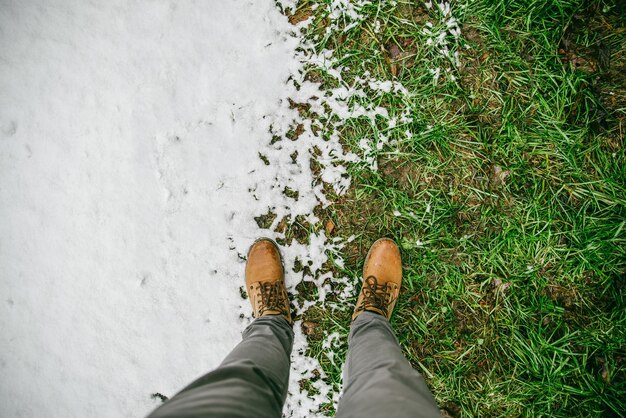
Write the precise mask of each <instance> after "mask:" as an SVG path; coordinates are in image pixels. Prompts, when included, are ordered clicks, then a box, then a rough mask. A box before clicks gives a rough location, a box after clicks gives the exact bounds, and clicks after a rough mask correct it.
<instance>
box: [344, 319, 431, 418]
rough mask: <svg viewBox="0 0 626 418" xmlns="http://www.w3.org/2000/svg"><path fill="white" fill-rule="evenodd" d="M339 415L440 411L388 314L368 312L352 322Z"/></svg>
mask: <svg viewBox="0 0 626 418" xmlns="http://www.w3.org/2000/svg"><path fill="white" fill-rule="evenodd" d="M348 346H349V348H348V357H347V359H346V364H345V365H344V379H343V380H344V393H343V396H342V398H341V401H340V402H339V407H338V408H337V414H336V417H337V418H347V417H358V418H361V417H372V418H377V417H385V418H396V417H397V418H404V417H440V416H441V415H440V413H439V408H438V407H437V404H436V403H435V400H434V398H433V395H432V394H431V393H430V390H429V389H428V386H426V383H425V382H424V378H423V377H422V376H421V375H420V374H419V373H418V372H417V371H416V370H414V369H413V367H411V363H409V362H408V360H407V359H406V358H405V357H404V355H403V354H402V350H401V349H400V346H399V345H398V341H397V340H396V336H395V334H394V333H393V331H392V329H391V326H390V325H389V322H388V321H387V319H386V318H385V317H383V316H381V315H378V314H375V313H372V312H367V311H366V312H363V313H362V314H360V315H359V316H358V317H357V319H356V320H355V321H354V322H353V323H352V326H351V327H350V337H349V339H348Z"/></svg>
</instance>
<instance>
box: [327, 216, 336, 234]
mask: <svg viewBox="0 0 626 418" xmlns="http://www.w3.org/2000/svg"><path fill="white" fill-rule="evenodd" d="M334 230H335V223H334V222H333V221H332V219H329V220H328V222H326V233H327V234H328V235H331V234H332V233H333V231H334Z"/></svg>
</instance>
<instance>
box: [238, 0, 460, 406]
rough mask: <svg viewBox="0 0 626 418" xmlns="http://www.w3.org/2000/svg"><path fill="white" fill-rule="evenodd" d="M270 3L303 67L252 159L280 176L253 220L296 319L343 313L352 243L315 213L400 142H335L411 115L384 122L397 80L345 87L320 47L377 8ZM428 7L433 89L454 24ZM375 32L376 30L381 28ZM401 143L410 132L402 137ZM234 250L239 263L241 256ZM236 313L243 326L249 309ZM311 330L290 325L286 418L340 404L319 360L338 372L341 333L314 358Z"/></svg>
mask: <svg viewBox="0 0 626 418" xmlns="http://www.w3.org/2000/svg"><path fill="white" fill-rule="evenodd" d="M277 5H278V6H279V7H280V8H281V10H282V11H283V12H284V13H285V14H286V15H288V16H290V21H291V22H292V23H293V24H294V26H293V34H292V36H294V37H297V38H298V39H299V40H300V43H299V46H298V47H297V54H296V56H297V59H298V60H299V61H300V63H301V65H302V66H301V68H299V69H298V71H295V72H293V73H292V76H291V78H290V80H289V82H288V84H287V86H286V90H285V98H284V100H283V101H282V103H281V107H282V109H281V112H279V113H278V115H280V117H279V118H274V119H272V120H271V133H272V135H273V139H272V140H271V141H270V142H269V143H268V144H266V146H264V147H263V148H262V149H261V151H260V154H259V158H260V159H261V160H262V161H263V162H264V164H265V165H267V166H270V168H268V169H272V170H278V173H277V175H276V178H275V181H274V182H273V183H271V184H263V185H260V187H256V188H255V189H254V190H251V193H252V195H253V196H254V199H255V200H256V201H257V202H256V205H258V206H259V207H266V208H267V212H264V213H259V214H258V216H257V218H256V219H257V223H258V224H259V227H260V228H262V230H263V232H262V233H267V234H268V235H270V236H271V237H272V238H275V239H276V240H277V242H278V243H279V244H280V245H281V251H282V252H283V256H284V262H285V267H286V271H287V275H286V281H287V286H288V290H289V293H290V294H291V295H293V296H294V297H295V298H294V300H293V304H294V305H295V308H296V315H297V317H300V316H301V315H302V314H303V313H304V312H306V311H307V310H308V309H309V308H312V307H315V308H320V307H323V306H325V309H330V310H331V312H332V311H335V310H340V311H346V310H350V309H351V308H352V304H351V299H352V298H354V297H355V292H356V291H358V289H357V288H358V283H357V282H358V280H359V277H348V276H345V275H344V274H342V273H341V269H342V268H343V259H342V255H341V250H342V248H344V246H345V244H346V243H349V242H351V241H352V240H353V239H354V238H355V237H354V236H352V237H350V238H349V239H348V240H347V241H343V240H342V239H339V238H332V234H333V229H334V224H333V223H332V221H330V222H329V220H328V219H320V217H319V216H317V215H316V213H323V209H324V208H326V207H328V206H329V205H331V204H332V201H333V200H334V199H337V198H339V197H340V196H342V195H343V194H345V192H346V191H347V190H348V189H349V187H350V183H351V180H350V176H349V174H348V168H347V167H348V166H349V165H351V164H352V165H362V166H364V167H367V168H368V169H369V170H373V171H376V170H377V169H378V163H377V161H378V155H379V154H380V153H381V152H383V148H388V147H390V146H391V147H393V146H394V145H396V144H397V139H391V138H388V137H386V136H385V135H384V134H383V133H382V132H378V135H376V136H375V137H363V138H361V140H360V142H359V144H358V146H357V148H356V149H353V151H351V150H350V149H349V147H347V146H346V144H345V143H342V142H341V140H340V137H341V130H342V129H345V128H346V127H347V126H349V124H350V123H351V121H362V120H369V121H370V123H371V124H372V125H376V124H377V123H380V119H381V118H382V119H383V120H386V121H387V122H386V123H387V125H388V126H389V127H390V128H393V127H395V126H396V125H399V124H402V125H406V124H408V123H410V122H411V118H410V116H409V115H408V112H404V113H402V114H399V115H394V116H393V117H390V115H389V111H388V110H387V108H386V107H384V106H380V105H373V104H372V103H374V102H376V101H377V100H373V99H374V98H376V97H382V96H383V95H385V94H394V95H396V96H397V97H399V99H400V100H403V98H404V99H407V98H408V97H410V93H409V92H408V91H407V89H406V88H404V87H403V86H402V84H401V83H399V82H397V81H391V80H378V79H376V78H374V77H373V76H371V74H369V73H365V74H364V75H363V76H362V77H356V78H354V79H344V78H343V71H342V70H343V68H342V66H341V57H337V56H335V55H334V51H333V50H332V49H329V48H328V47H325V46H323V45H326V44H327V43H328V42H329V39H330V38H331V37H333V36H336V35H337V34H338V33H342V32H347V31H349V30H350V29H352V28H355V27H356V26H357V25H359V24H360V23H361V22H363V20H364V19H365V17H366V16H365V15H364V14H362V13H361V10H362V9H363V7H365V6H370V7H376V6H375V4H374V3H372V2H370V1H347V0H334V1H331V2H330V3H328V4H326V5H325V6H319V5H318V4H313V5H310V6H306V7H305V8H300V9H298V5H297V2H296V1H280V0H279V1H277ZM318 7H324V8H325V10H319V9H318ZM427 7H431V8H432V7H434V9H435V13H433V14H434V15H435V16H438V19H439V20H437V19H435V20H434V21H433V22H434V23H433V22H430V21H428V22H425V23H424V25H423V28H422V32H423V35H424V36H425V37H426V38H427V41H426V42H425V43H426V44H427V45H429V49H431V50H432V51H433V54H435V55H437V56H438V57H439V59H438V60H436V61H433V62H438V63H439V66H437V67H433V68H431V69H430V73H431V74H432V82H433V83H437V82H438V81H439V79H440V78H441V77H443V76H444V75H445V76H446V77H449V78H451V79H454V75H453V72H454V71H453V70H454V69H455V68H456V67H458V65H459V58H458V52H457V50H456V41H457V40H458V38H459V36H460V29H459V25H458V22H457V20H456V19H455V18H454V16H453V15H452V11H451V7H450V4H449V3H447V2H441V3H436V4H435V5H434V6H433V5H432V4H430V3H429V4H427ZM314 11H316V12H317V14H320V13H321V14H322V15H325V18H326V19H327V20H328V24H327V27H326V34H325V35H324V36H320V35H317V34H315V33H314V32H308V27H309V25H310V24H311V23H312V20H311V16H312V13H313V12H314ZM377 24H378V26H380V22H378V21H377ZM319 72H322V73H323V74H324V81H323V82H322V80H321V79H319V78H318V77H316V75H315V74H317V73H319ZM329 80H332V81H329ZM378 101H380V100H378ZM406 135H407V137H410V135H411V134H410V133H409V132H408V131H407V132H406ZM285 197H287V198H288V199H285ZM275 202H281V204H280V205H277V204H276V203H275ZM238 251H239V253H240V257H243V254H245V253H244V252H243V248H240V249H238ZM307 283H308V285H307ZM303 285H305V286H304V287H303ZM242 293H243V292H242ZM328 296H331V297H330V299H328V298H327V297H328ZM243 306H244V311H245V312H246V316H247V317H248V318H249V310H248V308H247V305H245V304H244V305H243ZM315 328H316V325H315V324H314V323H311V322H307V323H304V324H303V322H302V320H301V319H297V320H296V322H295V324H294V330H295V333H296V339H295V343H294V351H293V356H292V358H293V363H292V371H291V382H290V392H289V396H288V398H287V401H286V406H285V413H286V414H287V415H288V416H289V415H290V414H293V413H294V411H297V410H300V411H301V410H302V409H303V408H304V410H308V411H310V413H313V414H316V413H321V414H326V413H329V412H330V411H331V410H332V409H334V407H335V406H336V404H337V401H338V399H339V392H340V389H341V381H340V380H334V381H332V382H330V383H329V381H328V376H326V375H325V373H324V372H323V368H322V367H321V366H320V364H319V361H318V359H320V358H325V359H328V361H330V362H331V363H333V364H334V366H335V367H337V368H340V367H341V365H340V364H339V363H335V353H334V349H336V348H337V347H339V345H340V342H341V341H342V340H345V338H346V335H341V334H340V333H338V332H333V333H330V334H329V333H328V332H327V331H323V334H324V336H323V337H322V345H321V347H322V351H321V352H316V353H313V352H312V351H311V347H309V346H308V343H307V337H306V335H305V334H309V333H312V332H319V330H315ZM303 330H304V332H303ZM346 332H347V331H346ZM344 334H345V333H344ZM311 356H315V357H316V358H313V357H311ZM320 356H322V357H320Z"/></svg>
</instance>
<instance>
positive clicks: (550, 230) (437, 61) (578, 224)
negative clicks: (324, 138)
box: [288, 0, 626, 417]
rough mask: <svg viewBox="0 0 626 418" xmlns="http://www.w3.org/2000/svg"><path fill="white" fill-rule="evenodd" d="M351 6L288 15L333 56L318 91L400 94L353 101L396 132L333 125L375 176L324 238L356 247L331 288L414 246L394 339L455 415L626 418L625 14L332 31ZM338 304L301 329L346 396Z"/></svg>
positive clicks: (488, 7) (479, 9)
mask: <svg viewBox="0 0 626 418" xmlns="http://www.w3.org/2000/svg"><path fill="white" fill-rule="evenodd" d="M335 3H337V2H336V1H331V0H301V1H300V3H299V4H298V6H297V7H298V9H297V10H296V11H294V10H291V11H289V12H288V14H290V15H291V16H292V19H293V21H294V23H295V22H297V21H299V20H302V19H304V18H309V17H310V19H311V20H312V23H311V24H310V25H309V26H308V27H307V29H306V36H307V38H309V39H310V40H311V42H312V43H313V44H314V48H315V50H316V51H317V52H322V51H323V50H325V49H328V50H332V51H334V52H333V53H332V56H333V57H334V59H335V61H334V62H333V64H332V65H331V67H332V68H331V69H330V70H329V69H328V68H321V67H317V66H311V67H310V70H309V74H308V77H309V79H311V80H314V81H317V82H320V83H321V84H322V86H324V88H327V89H329V90H331V89H333V88H337V87H341V86H345V87H350V86H353V85H355V83H361V82H360V81H359V80H363V79H369V80H380V81H392V88H388V86H387V87H384V86H383V87H382V88H381V87H380V86H378V87H377V86H376V85H372V86H371V88H369V87H367V86H366V87H365V88H363V91H364V92H365V94H362V95H358V96H355V97H353V98H351V99H350V100H351V102H350V104H351V106H359V105H360V106H364V107H366V108H371V107H380V108H384V109H386V111H387V112H388V116H389V117H382V116H378V117H375V118H370V117H365V116H364V117H352V118H349V119H348V120H347V121H346V122H345V123H343V124H341V125H339V126H335V125H333V123H332V120H322V121H321V123H320V124H319V125H320V128H319V134H320V135H331V134H338V135H339V136H340V138H341V141H342V143H343V145H344V147H345V148H346V150H350V151H352V152H354V153H356V154H357V155H363V154H364V151H363V150H364V148H365V149H366V150H367V156H368V159H366V161H360V162H353V163H350V164H348V172H349V174H350V176H351V177H352V186H351V188H350V189H349V190H348V191H347V192H346V193H345V194H343V195H341V196H339V195H335V196H334V197H333V199H332V201H333V203H332V204H331V205H330V206H328V207H327V208H325V209H320V214H319V215H320V218H321V219H322V220H323V221H322V222H321V225H318V226H311V227H310V228H312V229H322V228H324V227H326V228H327V222H328V221H329V220H332V224H333V225H334V228H331V229H332V231H328V228H327V232H332V234H333V235H335V236H339V237H343V238H345V239H347V238H348V237H351V236H354V237H355V238H354V239H353V240H352V241H351V242H349V243H348V244H347V245H346V246H345V247H344V249H343V252H342V254H341V255H342V257H343V259H344V261H345V262H344V263H340V264H339V265H332V266H329V268H332V269H333V270H334V271H335V274H336V275H343V276H346V277H350V278H352V279H354V280H355V281H357V280H360V274H361V268H362V262H363V257H364V256H365V254H366V252H367V249H368V247H369V245H371V244H372V243H373V242H374V241H375V240H376V239H377V238H379V237H382V236H388V237H391V238H393V239H395V240H396V242H398V244H399V245H400V247H401V249H402V256H403V261H404V284H403V291H402V293H401V297H400V300H399V302H398V305H397V306H396V310H395V313H394V316H393V318H392V325H393V327H394V328H395V330H396V331H397V334H398V337H399V339H400V342H401V345H402V347H403V349H404V351H405V353H406V355H407V356H408V358H409V359H410V360H411V362H412V363H413V365H414V367H415V368H416V369H418V370H420V371H421V372H422V374H423V375H424V377H425V378H426V380H427V382H428V384H429V386H430V387H431V389H432V391H433V393H434V395H435V398H436V399H437V401H438V403H439V405H440V406H441V408H442V409H443V411H444V413H445V414H448V415H449V416H453V417H457V416H461V417H466V416H555V417H556V416H565V417H571V416H624V414H625V413H626V309H625V300H624V299H625V298H624V281H625V272H626V155H625V148H624V129H625V126H624V117H625V116H626V86H625V83H624V79H625V76H624V74H626V57H625V54H626V29H625V23H626V17H625V16H626V8H625V5H624V3H623V2H619V1H617V0H615V1H608V0H607V1H598V0H591V1H588V0H554V1H549V0H548V1H533V0H507V1H504V0H491V1H489V0H473V1H471V0H461V1H458V2H454V3H452V4H451V9H452V11H451V12H450V13H448V12H447V10H445V7H443V8H442V7H439V6H438V5H437V4H436V3H432V4H430V3H428V4H427V3H424V2H422V1H402V0H398V1H380V2H378V1H372V2H371V4H366V5H363V6H362V7H359V8H357V9H356V10H357V11H358V13H359V14H360V18H358V19H349V18H347V17H346V18H345V19H344V18H342V17H339V18H337V17H336V16H335V17H333V16H332V15H331V14H330V13H331V11H332V7H331V6H332V5H333V4H335ZM457 27H458V29H459V30H460V32H457V31H456V28H457ZM441 34H443V35H441ZM332 70H335V71H332ZM337 74H340V75H339V76H338V75H337ZM359 85H362V83H361V84H359ZM393 86H403V87H404V89H396V88H394V87H393ZM309 117H310V118H311V119H313V120H314V119H316V118H317V119H319V118H318V116H317V115H314V114H312V115H309ZM318 122H319V121H318ZM329 193H331V195H332V192H331V191H330V190H329ZM339 287H340V285H337V289H335V290H337V291H339V290H341V289H340V288H339ZM315 292H316V289H314V288H312V287H311V286H308V287H307V285H306V284H304V285H303V286H302V290H301V294H302V295H301V297H305V298H306V297H307V294H313V293H315ZM356 296H357V295H356V291H355V292H354V297H353V298H352V299H350V301H351V302H354V301H355V299H356ZM332 300H333V299H332V296H331V297H329V302H328V303H327V304H326V305H324V306H315V307H313V308H311V309H309V311H308V312H307V313H305V314H304V318H303V319H304V320H305V321H307V324H309V327H310V329H314V331H311V332H308V333H309V334H310V335H309V338H310V345H311V348H310V350H311V354H312V355H314V356H316V357H318V358H319V359H320V362H321V364H322V366H323V368H324V372H325V374H326V376H327V380H328V381H329V382H331V383H334V384H336V385H337V387H339V384H340V382H341V365H342V363H343V358H344V356H345V351H346V348H347V347H346V340H345V335H346V334H347V331H348V327H349V323H350V314H351V307H350V309H347V310H345V311H340V310H336V309H330V308H329V305H332ZM311 324H313V325H311ZM310 329H309V331H310ZM333 333H338V335H340V336H341V337H340V338H337V339H336V340H335V341H334V343H332V344H330V345H329V344H328V341H329V339H328V335H331V334H333ZM329 353H331V354H329ZM325 410H326V411H327V412H328V413H329V414H332V412H333V411H332V406H330V404H329V405H328V406H327V407H326V409H325Z"/></svg>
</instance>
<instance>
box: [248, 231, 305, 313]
mask: <svg viewBox="0 0 626 418" xmlns="http://www.w3.org/2000/svg"><path fill="white" fill-rule="evenodd" d="M246 291H247V292H248V296H249V297H250V303H251V304H252V316H254V317H255V318H258V317H260V316H263V315H282V316H283V317H284V318H285V319H286V320H287V322H289V324H293V322H292V320H291V309H290V307H289V296H288V295H287V288H286V287H285V271H284V270H283V262H282V259H281V257H280V251H279V250H278V247H277V246H276V244H275V243H274V241H272V240H271V239H269V238H260V239H258V240H256V241H255V242H254V244H252V246H251V247H250V249H249V250H248V261H247V262H246Z"/></svg>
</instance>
